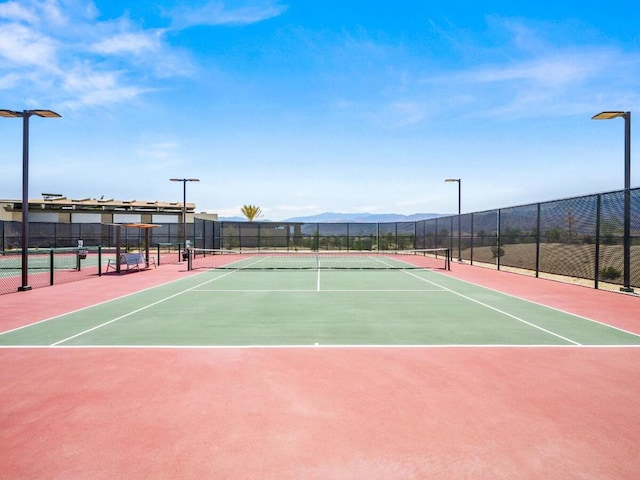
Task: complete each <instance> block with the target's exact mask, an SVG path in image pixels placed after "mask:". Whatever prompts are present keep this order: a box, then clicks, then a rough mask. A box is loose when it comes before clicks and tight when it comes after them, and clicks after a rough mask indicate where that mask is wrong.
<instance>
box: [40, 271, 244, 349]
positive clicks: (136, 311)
mask: <svg viewBox="0 0 640 480" xmlns="http://www.w3.org/2000/svg"><path fill="white" fill-rule="evenodd" d="M235 272H237V270H232V271H231V272H228V273H225V274H224V275H220V276H219V277H216V278H212V279H210V280H207V281H206V282H202V283H200V284H198V285H194V286H193V287H191V288H187V289H186V290H182V291H181V292H177V293H174V294H173V295H169V296H168V297H165V298H163V299H160V300H158V301H157V302H153V303H150V304H148V305H145V306H144V307H141V308H138V309H136V310H133V311H131V312H129V313H125V314H124V315H120V316H119V317H116V318H113V319H111V320H109V321H107V322H103V323H101V324H100V325H96V326H95V327H91V328H88V329H86V330H84V331H82V332H80V333H76V334H75V335H71V336H70V337H67V338H64V339H62V340H60V341H58V342H55V343H52V344H51V345H50V346H52V347H56V346H58V345H60V344H61V343H64V342H68V341H69V340H73V339H74V338H77V337H81V336H82V335H85V334H87V333H89V332H93V331H94V330H98V329H100V328H102V327H105V326H107V325H109V324H111V323H114V322H117V321H118V320H122V319H123V318H127V317H129V316H131V315H134V314H136V313H138V312H142V311H143V310H146V309H148V308H151V307H153V306H155V305H158V304H160V303H163V302H166V301H167V300H171V299H172V298H175V297H177V296H179V295H183V294H184V293H187V292H189V291H190V290H193V289H194V288H198V287H200V286H202V285H206V284H207V283H211V282H215V281H216V280H220V279H221V278H224V277H227V276H229V275H232V274H234V273H235Z"/></svg>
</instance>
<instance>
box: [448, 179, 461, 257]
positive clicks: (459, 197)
mask: <svg viewBox="0 0 640 480" xmlns="http://www.w3.org/2000/svg"><path fill="white" fill-rule="evenodd" d="M445 182H458V261H459V262H461V261H462V250H461V242H460V235H461V234H460V215H461V208H462V193H461V190H462V180H461V179H460V178H447V179H446V180H445Z"/></svg>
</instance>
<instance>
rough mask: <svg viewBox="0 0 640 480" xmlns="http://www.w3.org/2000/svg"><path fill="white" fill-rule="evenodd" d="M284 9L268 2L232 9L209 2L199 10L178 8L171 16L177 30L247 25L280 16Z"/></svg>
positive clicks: (222, 4) (218, 3)
mask: <svg viewBox="0 0 640 480" xmlns="http://www.w3.org/2000/svg"><path fill="white" fill-rule="evenodd" d="M286 9H287V7H286V6H283V5H279V4H277V3H273V2H269V1H267V2H258V3H254V4H249V5H246V6H242V7H237V6H235V5H234V7H232V8H228V7H227V6H226V5H225V3H224V2H222V1H210V2H208V3H206V4H205V5H204V6H202V7H199V8H189V7H179V8H177V9H176V10H174V11H173V12H172V13H171V16H172V17H173V27H174V28H177V29H183V28H188V27H191V26H194V25H249V24H252V23H257V22H261V21H264V20H268V19H270V18H273V17H277V16H279V15H282V13H284V11H285V10H286Z"/></svg>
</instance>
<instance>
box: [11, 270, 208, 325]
mask: <svg viewBox="0 0 640 480" xmlns="http://www.w3.org/2000/svg"><path fill="white" fill-rule="evenodd" d="M200 275H206V273H201V274H200ZM195 277H197V274H196V275H192V276H189V277H182V278H177V279H176V280H171V281H170V282H166V283H161V284H159V285H154V286H152V287H147V288H143V289H142V290H137V291H135V292H131V293H127V294H125V295H121V296H119V297H115V298H110V299H109V300H104V301H102V302H98V303H94V304H92V305H88V306H86V307H82V308H78V309H76V310H71V311H70V312H65V313H61V314H60V315H55V316H53V317H49V318H45V319H43V320H38V321H37V322H34V323H28V324H26V325H22V326H20V327H16V328H12V329H11V330H6V331H4V332H0V335H4V334H6V333H12V332H17V331H18V330H23V329H25V328H29V327H33V326H35V325H39V324H41V323H44V322H49V321H51V320H55V319H56V318H61V317H65V316H67V315H73V314H74V313H79V312H83V311H84V310H88V309H90V308H93V307H97V306H100V305H104V304H107V303H109V302H115V301H117V300H120V299H123V298H127V297H131V296H132V295H138V294H139V293H142V292H146V291H149V290H153V289H154V288H159V287H164V286H165V285H171V284H172V283H176V282H184V281H186V280H189V279H191V278H195Z"/></svg>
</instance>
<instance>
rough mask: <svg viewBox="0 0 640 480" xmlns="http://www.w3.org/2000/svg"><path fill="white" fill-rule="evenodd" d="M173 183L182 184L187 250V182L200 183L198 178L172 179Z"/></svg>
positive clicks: (183, 239)
mask: <svg viewBox="0 0 640 480" xmlns="http://www.w3.org/2000/svg"><path fill="white" fill-rule="evenodd" d="M169 180H171V181H172V182H182V248H184V249H186V248H187V182H199V181H200V179H198V178H170V179H169Z"/></svg>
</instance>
